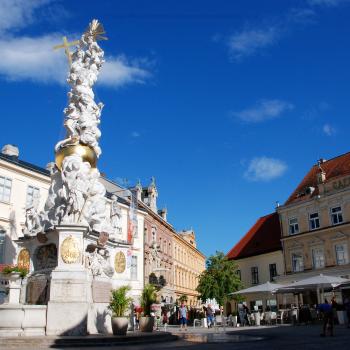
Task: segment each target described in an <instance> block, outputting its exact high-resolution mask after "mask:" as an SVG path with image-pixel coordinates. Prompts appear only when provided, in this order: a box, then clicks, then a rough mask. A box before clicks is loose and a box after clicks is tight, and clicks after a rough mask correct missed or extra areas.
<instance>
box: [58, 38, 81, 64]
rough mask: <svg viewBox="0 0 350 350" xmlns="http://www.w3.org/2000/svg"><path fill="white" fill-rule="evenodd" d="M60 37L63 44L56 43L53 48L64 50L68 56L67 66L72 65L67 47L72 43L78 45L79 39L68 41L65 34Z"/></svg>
mask: <svg viewBox="0 0 350 350" xmlns="http://www.w3.org/2000/svg"><path fill="white" fill-rule="evenodd" d="M62 39H63V44H62V45H56V46H54V47H53V49H54V50H57V49H64V52H65V53H66V56H67V58H68V62H69V66H71V65H72V54H71V52H70V51H69V47H70V46H74V45H78V44H79V40H75V41H71V42H68V40H67V37H65V36H64V37H63V38H62Z"/></svg>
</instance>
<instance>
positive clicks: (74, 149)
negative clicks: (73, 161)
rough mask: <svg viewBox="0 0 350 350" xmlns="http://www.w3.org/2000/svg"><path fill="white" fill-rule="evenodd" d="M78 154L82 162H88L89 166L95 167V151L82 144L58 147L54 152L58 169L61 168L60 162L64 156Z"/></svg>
mask: <svg viewBox="0 0 350 350" xmlns="http://www.w3.org/2000/svg"><path fill="white" fill-rule="evenodd" d="M72 155H78V156H80V157H81V158H82V160H83V162H88V163H90V165H91V168H96V164H97V156H96V153H95V151H94V150H93V149H92V148H91V147H90V146H85V145H82V144H77V145H71V146H65V147H62V148H60V149H59V150H58V151H57V152H56V157H55V163H56V166H57V168H58V169H60V170H61V169H62V162H63V160H64V158H65V157H68V156H72Z"/></svg>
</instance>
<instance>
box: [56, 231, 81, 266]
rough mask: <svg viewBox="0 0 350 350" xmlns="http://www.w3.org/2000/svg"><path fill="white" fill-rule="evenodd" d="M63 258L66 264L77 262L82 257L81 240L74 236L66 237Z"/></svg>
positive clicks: (62, 248)
mask: <svg viewBox="0 0 350 350" xmlns="http://www.w3.org/2000/svg"><path fill="white" fill-rule="evenodd" d="M61 258H62V260H63V261H64V262H65V263H66V264H74V263H77V262H78V261H79V259H80V249H79V242H78V241H77V240H76V239H75V238H74V237H72V236H69V237H67V238H65V239H64V241H63V242H62V244H61Z"/></svg>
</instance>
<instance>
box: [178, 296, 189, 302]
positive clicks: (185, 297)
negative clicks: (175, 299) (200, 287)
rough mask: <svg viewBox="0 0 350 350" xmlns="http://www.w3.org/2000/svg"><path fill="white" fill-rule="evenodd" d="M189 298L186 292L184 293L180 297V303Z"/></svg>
mask: <svg viewBox="0 0 350 350" xmlns="http://www.w3.org/2000/svg"><path fill="white" fill-rule="evenodd" d="M187 300H188V298H187V295H186V294H182V295H181V297H180V298H179V302H180V303H184V302H187Z"/></svg>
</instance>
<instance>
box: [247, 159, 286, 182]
mask: <svg viewBox="0 0 350 350" xmlns="http://www.w3.org/2000/svg"><path fill="white" fill-rule="evenodd" d="M286 170H287V164H286V163H285V162H283V161H281V160H279V159H275V158H268V157H256V158H253V159H252V160H251V161H250V163H249V165H248V169H247V170H246V172H245V173H244V177H245V178H246V179H247V180H249V181H270V180H273V179H276V178H278V177H280V176H282V175H283V174H284V173H285V172H286Z"/></svg>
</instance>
